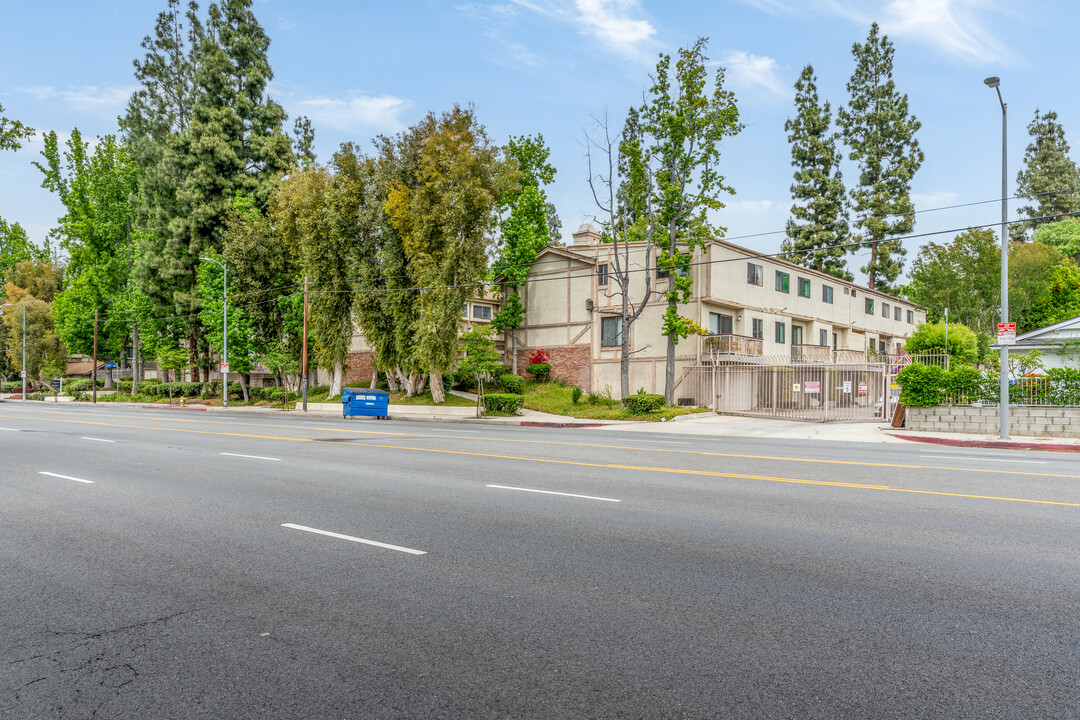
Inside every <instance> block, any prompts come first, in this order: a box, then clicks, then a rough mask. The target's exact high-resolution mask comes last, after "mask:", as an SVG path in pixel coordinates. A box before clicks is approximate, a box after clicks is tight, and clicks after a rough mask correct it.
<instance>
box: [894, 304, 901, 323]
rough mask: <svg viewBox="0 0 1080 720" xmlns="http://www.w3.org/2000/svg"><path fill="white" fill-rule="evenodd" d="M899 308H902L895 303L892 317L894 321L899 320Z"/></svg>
mask: <svg viewBox="0 0 1080 720" xmlns="http://www.w3.org/2000/svg"><path fill="white" fill-rule="evenodd" d="M901 309H902V308H901V307H900V306H899V305H897V306H896V307H894V308H893V313H892V319H893V320H895V321H896V322H900V310H901Z"/></svg>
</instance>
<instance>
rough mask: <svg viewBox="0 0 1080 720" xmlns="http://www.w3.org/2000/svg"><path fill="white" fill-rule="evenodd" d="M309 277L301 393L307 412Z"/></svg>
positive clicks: (305, 293)
mask: <svg viewBox="0 0 1080 720" xmlns="http://www.w3.org/2000/svg"><path fill="white" fill-rule="evenodd" d="M307 295H308V277H307V275H305V276H304V355H303V357H304V359H303V361H302V362H301V370H300V372H301V380H300V393H301V396H302V397H303V407H304V412H307V374H308V366H307V322H308V297H307Z"/></svg>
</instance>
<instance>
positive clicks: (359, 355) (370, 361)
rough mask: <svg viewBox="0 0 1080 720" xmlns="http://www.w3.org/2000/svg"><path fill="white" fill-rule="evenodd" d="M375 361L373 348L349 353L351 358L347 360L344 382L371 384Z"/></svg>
mask: <svg viewBox="0 0 1080 720" xmlns="http://www.w3.org/2000/svg"><path fill="white" fill-rule="evenodd" d="M374 363H375V353H374V352H372V351H371V350H364V351H362V352H352V353H349V359H348V360H346V361H345V364H346V365H347V367H346V368H345V378H344V380H343V383H344V384H346V385H348V384H350V383H363V384H364V385H370V384H371V368H372V366H373V365H374Z"/></svg>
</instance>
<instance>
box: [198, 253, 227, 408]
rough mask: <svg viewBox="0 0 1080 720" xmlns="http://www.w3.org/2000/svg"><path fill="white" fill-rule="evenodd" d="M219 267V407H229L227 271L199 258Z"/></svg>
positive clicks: (209, 260)
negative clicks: (220, 304) (220, 272)
mask: <svg viewBox="0 0 1080 720" xmlns="http://www.w3.org/2000/svg"><path fill="white" fill-rule="evenodd" d="M199 259H200V260H206V261H207V262H212V263H214V264H215V265H220V266H221V271H222V276H221V297H222V300H223V301H224V307H223V308H222V313H221V405H222V407H226V408H227V407H229V269H228V268H227V267H225V264H224V263H220V262H218V261H217V260H214V259H213V258H204V257H201V258H199Z"/></svg>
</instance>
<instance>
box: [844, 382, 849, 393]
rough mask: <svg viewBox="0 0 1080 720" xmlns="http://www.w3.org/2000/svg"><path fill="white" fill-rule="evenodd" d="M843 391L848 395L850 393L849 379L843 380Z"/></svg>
mask: <svg viewBox="0 0 1080 720" xmlns="http://www.w3.org/2000/svg"><path fill="white" fill-rule="evenodd" d="M844 392H846V393H847V394H848V395H850V394H851V381H850V380H845V381H844Z"/></svg>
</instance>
